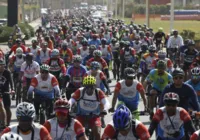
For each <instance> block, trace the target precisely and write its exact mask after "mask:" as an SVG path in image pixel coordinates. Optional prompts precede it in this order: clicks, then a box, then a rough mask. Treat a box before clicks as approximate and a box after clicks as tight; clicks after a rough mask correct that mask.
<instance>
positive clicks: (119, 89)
mask: <svg viewBox="0 0 200 140" xmlns="http://www.w3.org/2000/svg"><path fill="white" fill-rule="evenodd" d="M135 74H136V73H135V70H134V69H133V68H126V69H125V70H124V76H125V79H123V80H121V81H119V82H118V83H117V84H116V85H115V90H114V97H113V99H112V107H111V108H110V109H109V111H110V112H113V111H114V108H115V104H116V101H117V98H118V100H119V102H118V106H120V105H121V104H125V105H126V106H127V107H128V108H129V110H130V111H131V112H132V113H133V114H134V117H135V118H136V119H138V120H139V114H138V105H139V101H140V95H141V97H142V100H143V103H144V108H145V109H144V110H146V107H147V104H146V98H145V91H144V87H143V85H142V84H141V83H140V82H139V81H137V80H135V79H134V78H135Z"/></svg>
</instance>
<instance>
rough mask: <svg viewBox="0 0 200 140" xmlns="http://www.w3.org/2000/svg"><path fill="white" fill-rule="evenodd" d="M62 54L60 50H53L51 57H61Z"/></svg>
mask: <svg viewBox="0 0 200 140" xmlns="http://www.w3.org/2000/svg"><path fill="white" fill-rule="evenodd" d="M59 54H60V52H59V50H58V49H53V50H52V52H51V57H56V56H59Z"/></svg>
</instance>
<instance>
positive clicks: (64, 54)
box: [60, 48, 73, 63]
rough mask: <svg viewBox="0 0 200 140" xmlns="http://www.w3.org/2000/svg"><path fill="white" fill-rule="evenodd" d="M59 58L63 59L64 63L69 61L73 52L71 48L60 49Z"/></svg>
mask: <svg viewBox="0 0 200 140" xmlns="http://www.w3.org/2000/svg"><path fill="white" fill-rule="evenodd" d="M60 55H61V58H62V59H63V60H64V62H65V63H71V62H72V58H73V53H72V51H71V49H69V48H67V49H66V50H64V49H60Z"/></svg>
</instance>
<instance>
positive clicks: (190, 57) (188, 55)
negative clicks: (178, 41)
mask: <svg viewBox="0 0 200 140" xmlns="http://www.w3.org/2000/svg"><path fill="white" fill-rule="evenodd" d="M198 53H199V52H198V51H197V50H196V49H194V50H192V52H190V51H189V50H188V49H186V50H185V51H184V53H183V57H184V63H186V64H188V65H190V64H192V62H193V61H194V59H195V57H196V56H197V55H198Z"/></svg>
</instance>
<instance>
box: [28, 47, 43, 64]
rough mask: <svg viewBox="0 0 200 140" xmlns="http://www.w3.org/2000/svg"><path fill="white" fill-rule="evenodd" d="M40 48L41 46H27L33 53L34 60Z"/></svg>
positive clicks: (29, 51)
mask: <svg viewBox="0 0 200 140" xmlns="http://www.w3.org/2000/svg"><path fill="white" fill-rule="evenodd" d="M39 49H40V47H39V46H36V48H33V47H32V46H30V47H28V48H27V52H28V53H32V54H33V60H34V61H36V56H37V53H38V50H39Z"/></svg>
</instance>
